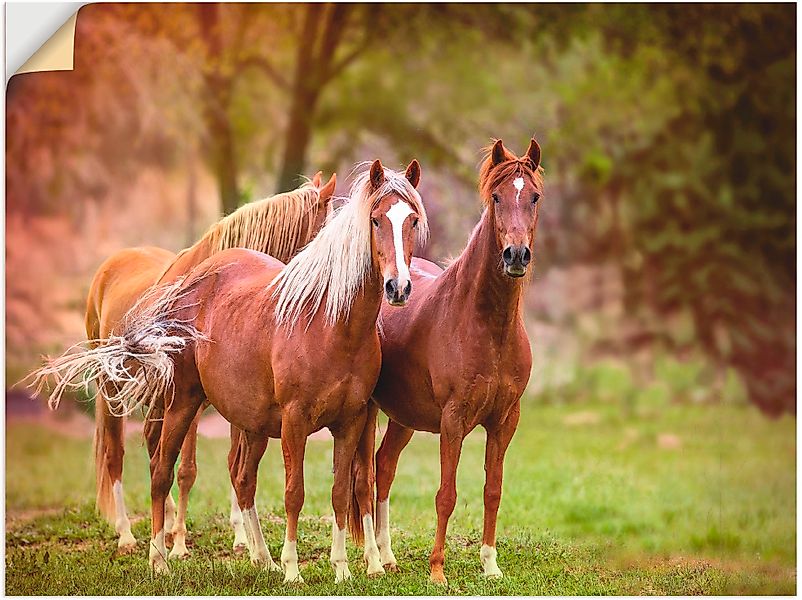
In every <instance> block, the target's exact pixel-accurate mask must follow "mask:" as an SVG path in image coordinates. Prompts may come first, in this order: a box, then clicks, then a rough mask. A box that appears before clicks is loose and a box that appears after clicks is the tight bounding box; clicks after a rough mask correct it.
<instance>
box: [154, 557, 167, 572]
mask: <svg viewBox="0 0 802 600" xmlns="http://www.w3.org/2000/svg"><path fill="white" fill-rule="evenodd" d="M150 568H151V569H152V570H153V574H154V575H166V574H167V573H169V572H170V567H168V566H167V561H166V560H164V559H163V558H161V557H159V558H158V559H157V560H154V561H152V562H151V563H150Z"/></svg>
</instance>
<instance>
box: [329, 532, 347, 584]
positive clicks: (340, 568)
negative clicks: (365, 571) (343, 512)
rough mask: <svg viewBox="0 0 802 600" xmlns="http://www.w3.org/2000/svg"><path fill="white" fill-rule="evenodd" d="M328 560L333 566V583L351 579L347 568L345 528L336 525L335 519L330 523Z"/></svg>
mask: <svg viewBox="0 0 802 600" xmlns="http://www.w3.org/2000/svg"><path fill="white" fill-rule="evenodd" d="M329 560H330V561H331V566H332V567H334V583H340V582H342V581H345V580H346V579H351V570H350V569H349V568H348V554H347V553H346V552H345V529H340V528H338V527H337V521H336V520H335V521H334V523H332V525H331V554H330V558H329Z"/></svg>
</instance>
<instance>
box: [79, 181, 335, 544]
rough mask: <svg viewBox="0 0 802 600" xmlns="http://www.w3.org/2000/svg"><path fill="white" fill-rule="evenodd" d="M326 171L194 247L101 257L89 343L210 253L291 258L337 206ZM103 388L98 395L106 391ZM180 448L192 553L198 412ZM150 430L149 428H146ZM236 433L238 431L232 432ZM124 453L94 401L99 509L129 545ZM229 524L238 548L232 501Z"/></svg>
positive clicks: (246, 209)
mask: <svg viewBox="0 0 802 600" xmlns="http://www.w3.org/2000/svg"><path fill="white" fill-rule="evenodd" d="M321 175H322V173H321V172H318V173H316V174H315V176H314V177H313V178H312V179H311V180H310V181H308V182H307V183H305V184H303V185H302V186H301V187H299V188H298V189H296V190H293V191H291V192H288V193H283V194H278V195H276V196H272V197H269V198H265V199H262V200H259V201H256V202H252V203H250V204H246V205H244V206H242V207H240V208H239V209H237V210H236V211H235V212H233V213H232V214H230V215H228V216H226V217H224V218H223V219H221V220H220V221H218V222H217V223H215V224H213V225H212V226H211V227H210V228H209V229H208V230H207V231H206V233H205V234H204V235H203V236H202V237H201V238H200V239H199V240H198V241H197V242H196V243H195V244H193V245H192V246H190V247H189V248H186V249H184V250H182V251H181V252H180V253H178V254H177V255H176V254H174V253H172V252H169V251H168V250H164V249H162V248H156V247H138V248H126V249H124V250H120V251H119V252H117V253H115V254H114V255H112V256H111V257H109V258H108V259H107V260H106V261H104V262H103V264H101V266H100V267H99V268H98V270H97V272H96V273H95V275H94V277H93V279H92V283H91V285H90V290H89V295H88V298H87V303H86V318H85V324H86V335H87V339H88V340H89V345H90V347H94V346H97V345H98V344H100V343H101V340H102V339H106V338H108V337H109V336H111V335H112V334H113V333H114V332H115V330H116V329H117V328H119V326H120V323H121V321H122V319H123V316H124V315H125V314H126V313H127V312H128V311H129V310H130V309H131V307H132V306H133V305H134V304H135V303H136V302H137V301H138V300H139V299H140V298H142V297H143V295H144V294H145V292H146V291H147V290H149V289H151V288H153V287H154V286H157V285H159V284H165V283H169V282H172V281H175V279H176V278H177V277H179V276H182V275H186V274H187V273H188V272H189V271H190V270H191V269H192V268H193V267H194V266H196V265H197V264H199V263H201V262H202V261H203V260H205V259H206V258H208V257H209V256H211V255H213V254H215V253H217V252H220V251H222V250H225V249H227V248H235V247H243V248H251V249H254V250H259V251H261V252H265V253H267V254H270V255H272V256H274V257H276V258H277V259H279V260H281V261H283V262H287V261H288V260H290V259H291V258H292V257H293V256H294V255H295V254H296V253H297V252H298V250H300V249H301V248H302V247H304V246H305V245H306V244H307V243H308V242H309V241H310V240H311V239H312V238H313V237H314V236H315V235H316V234H317V232H318V231H320V229H321V228H322V226H323V224H324V223H325V221H326V218H327V217H328V216H329V215H330V213H331V202H330V201H331V198H332V195H333V193H334V188H335V186H336V183H337V176H336V174H332V176H331V178H330V179H329V181H328V182H327V183H326V184H325V185H321ZM102 393H103V392H102V390H98V394H101V395H102ZM201 412H202V411H199V412H198V419H196V420H195V422H194V423H193V426H192V432H191V435H188V436H187V443H186V445H185V447H184V448H182V452H181V465H180V468H179V471H178V487H179V501H178V512H177V515H175V518H173V513H174V512H175V504H174V502H173V499H172V496H171V495H168V497H167V502H168V507H169V512H168V522H169V524H170V527H169V528H168V529H171V533H172V535H173V538H174V539H173V548H172V551H171V555H172V556H176V557H182V556H187V555H188V551H187V548H186V542H185V539H186V511H187V502H188V498H189V490H190V489H191V487H192V485H193V484H194V482H195V477H196V474H197V465H196V462H195V442H196V431H197V425H198V420H199V419H200V414H201ZM146 435H147V427H146ZM232 435H233V434H232ZM124 453H125V434H124V420H123V418H122V417H119V416H115V415H113V414H111V413H110V412H109V410H108V407H107V405H106V403H105V402H102V401H100V402H97V403H96V405H95V435H94V456H95V470H96V477H95V482H96V488H97V496H96V505H97V508H98V511H99V512H100V513H101V514H102V515H103V516H104V517H106V518H107V519H108V520H109V521H110V522H111V523H113V524H114V526H115V530H116V532H117V535H118V536H119V537H118V541H117V545H118V549H119V550H120V551H121V552H127V551H129V550H131V549H132V548H134V547H135V546H136V539H135V538H134V536H133V534H132V533H131V523H130V521H129V519H128V515H127V512H126V508H125V501H124V498H123V487H122V469H123V455H124ZM230 521H231V525H232V527H233V528H234V531H235V539H234V548H235V549H237V548H238V547H239V546H243V545H244V544H245V538H244V530H243V528H242V516H241V515H240V514H239V511H238V509H237V508H236V505H235V504H234V503H232V509H231V519H230Z"/></svg>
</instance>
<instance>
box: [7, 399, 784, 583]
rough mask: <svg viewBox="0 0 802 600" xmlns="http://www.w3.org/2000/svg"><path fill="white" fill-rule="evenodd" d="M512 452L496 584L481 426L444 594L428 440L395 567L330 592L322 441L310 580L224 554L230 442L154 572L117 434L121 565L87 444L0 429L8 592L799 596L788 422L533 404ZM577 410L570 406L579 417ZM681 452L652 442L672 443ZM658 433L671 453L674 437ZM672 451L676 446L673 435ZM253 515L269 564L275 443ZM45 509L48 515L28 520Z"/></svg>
mask: <svg viewBox="0 0 802 600" xmlns="http://www.w3.org/2000/svg"><path fill="white" fill-rule="evenodd" d="M523 413H524V416H523V418H522V421H521V424H520V427H519V429H518V432H517V434H516V437H515V438H514V440H513V443H512V445H511V447H510V450H509V453H508V455H507V462H506V469H505V481H504V498H503V500H502V506H501V511H500V514H499V536H498V537H499V541H498V551H499V566H500V567H501V569H502V570H503V571H504V573H505V577H504V579H502V580H500V581H487V580H485V579H484V578H483V577H482V576H481V569H480V566H479V559H478V555H479V546H480V539H481V523H482V486H483V481H484V480H483V476H484V472H483V450H484V445H483V441H484V440H483V437H484V436H483V434H482V433H481V431H476V432H474V433H473V434H471V436H470V437H469V438H468V439H467V440H466V443H465V449H464V452H463V456H462V461H461V464H460V469H459V481H458V492H459V497H458V501H457V508H456V510H455V512H454V515H453V517H452V519H451V522H450V526H449V537H448V549H447V555H446V576H447V577H448V580H449V585H448V587H447V588H442V587H439V586H435V585H432V584H430V583H429V582H428V555H429V551H430V549H431V543H432V541H433V531H434V518H435V511H434V494H435V492H436V489H437V485H438V477H439V475H438V473H439V462H438V459H437V456H438V452H437V438H436V437H434V436H431V435H426V434H417V435H416V437H415V438H413V442H412V444H411V445H410V447H409V448H408V449H407V450H406V451H405V453H404V454H403V455H402V458H401V463H400V465H399V472H398V476H397V478H396V483H395V486H394V488H393V502H392V513H393V526H394V531H393V534H394V538H393V547H394V550H395V553H396V556H397V557H398V559H399V564H400V566H401V567H402V572H401V573H399V574H388V575H387V576H385V577H383V578H377V579H372V578H371V579H369V578H367V577H366V576H365V568H364V564H363V562H362V560H361V558H360V557H361V550H360V549H358V548H356V547H354V546H353V545H351V544H350V542H349V548H348V552H349V557H350V560H351V570H352V572H353V573H354V578H353V579H352V580H351V581H350V582H347V583H345V584H342V585H339V586H335V585H334V583H333V581H334V575H333V571H332V569H331V567H330V566H329V564H328V552H329V546H330V541H331V525H330V520H329V518H328V515H330V514H331V507H330V504H329V494H330V485H331V453H332V448H331V443H330V442H320V441H316V442H310V443H309V447H308V450H307V463H306V464H307V466H306V504H305V506H304V511H303V513H302V522H301V526H300V532H299V536H300V539H299V544H298V552H299V556H300V559H301V573H302V575H303V576H304V578H305V580H306V582H307V584H306V585H304V586H293V585H284V584H282V581H281V577H280V576H278V575H275V574H270V573H266V572H260V571H257V570H255V569H254V568H252V567H251V565H250V563H249V562H248V560H247V558H245V557H238V556H233V555H232V553H231V551H230V549H229V548H230V543H231V534H230V532H229V527H228V518H227V509H228V489H229V487H228V479H227V477H228V476H227V473H226V470H225V459H226V452H227V443H226V442H225V441H223V440H213V441H212V440H206V439H201V441H200V444H199V465H200V467H199V475H198V481H197V483H196V487H195V489H194V491H193V495H192V499H191V503H190V518H189V527H190V538H189V545H190V550H191V551H192V557H191V558H190V559H189V560H187V561H183V562H178V563H171V566H172V572H171V573H170V575H168V576H165V577H156V578H154V577H152V576H151V575H150V573H149V571H148V565H147V550H146V548H147V546H146V540H147V539H148V534H149V518H147V517H145V515H147V514H149V500H148V470H147V461H146V453H145V450H144V448H143V447H141V445H140V443H139V440H138V439H135V438H129V444H128V453H127V454H126V471H125V485H126V496H127V498H126V500H127V502H128V507H129V511H130V512H131V513H132V514H133V515H136V516H139V517H140V518H139V519H138V520H136V521H135V525H134V535H136V536H137V539H138V540H140V547H139V549H138V552H137V553H136V554H134V555H130V556H116V554H115V546H116V544H115V537H114V534H113V531H112V528H111V527H110V526H108V525H107V524H105V523H104V522H102V521H101V520H100V519H99V518H98V517H97V516H95V514H94V513H93V505H92V502H93V496H94V493H93V480H92V478H93V472H92V469H91V465H90V442H89V441H83V440H71V439H66V438H61V437H59V436H56V435H54V434H53V433H51V432H48V431H45V430H43V429H39V428H36V427H31V426H12V427H10V428H9V429H8V431H7V435H6V439H7V441H6V444H7V447H6V503H7V504H6V505H7V513H8V516H7V519H8V520H7V533H6V592H7V593H8V594H65V595H72V594H138V595H149V594H204V595H205V594H209V595H214V594H305V595H319V594H322V595H327V594H358V595H405V594H427V595H438V594H444V593H446V594H468V595H497V594H498V595H500V594H515V595H541V594H549V595H551V594H559V595H574V594H736V593H751V594H793V593H795V591H796V571H795V564H796V514H795V506H796V491H795V490H796V478H795V460H796V458H795V457H796V441H795V426H796V422H795V420H793V419H791V418H789V417H786V418H783V419H781V420H768V419H766V418H764V417H762V416H761V415H760V414H758V413H757V412H756V411H755V410H754V409H751V408H749V407H737V406H671V407H664V408H661V409H657V408H652V409H649V410H641V411H634V413H633V412H632V411H628V416H624V413H623V412H622V410H621V408H619V407H616V406H613V405H609V404H595V405H580V406H572V407H570V406H569V407H555V406H542V405H538V404H536V403H535V402H530V403H528V404H527V405H526V406H525V407H524V410H523ZM577 413H581V414H580V415H579V417H577ZM668 434H670V435H673V436H676V438H678V440H679V446H678V447H673V448H665V447H663V446H664V445H666V444H663V446H661V444H660V443H659V440H660V439H665V437H666V435H668ZM670 441H671V440H669V444H668V445H671V444H670ZM674 442H675V444H674V445H676V439H675V440H674ZM257 506H258V508H259V510H260V514H261V515H262V526H263V529H264V531H265V537H266V540H267V543H268V546H269V548H270V551H271V553H272V555H273V556H274V557H278V555H279V554H280V551H281V541H282V539H283V533H284V530H283V516H284V508H283V467H282V464H281V455H280V448H279V444H278V443H274V442H271V444H270V445H269V447H268V452H267V455H266V456H265V459H264V460H263V462H262V468H261V472H260V476H259V491H258V495H257ZM38 509H47V510H38Z"/></svg>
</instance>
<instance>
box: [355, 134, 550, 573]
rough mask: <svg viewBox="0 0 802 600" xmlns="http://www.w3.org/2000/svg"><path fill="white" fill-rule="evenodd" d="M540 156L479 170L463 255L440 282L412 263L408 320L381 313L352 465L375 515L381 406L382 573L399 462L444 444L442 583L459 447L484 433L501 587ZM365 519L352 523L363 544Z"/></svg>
mask: <svg viewBox="0 0 802 600" xmlns="http://www.w3.org/2000/svg"><path fill="white" fill-rule="evenodd" d="M539 165H540V147H539V146H538V144H537V142H536V141H535V140H534V139H532V141H531V143H530V145H529V149H528V150H527V152H526V154H525V155H524V156H522V157H520V158H519V157H517V156H515V155H514V154H512V153H511V152H509V151H508V150H507V149H505V148H504V145H503V143H502V142H501V140H498V141H497V142H495V144H493V145H492V146H491V147H490V148H488V152H487V155H486V157H485V159H484V161H483V163H482V166H481V173H480V177H479V192H480V194H481V199H482V203H483V205H484V212H483V214H482V218H481V220H480V221H479V224H478V225H477V226H476V228H475V229H474V231H473V234H472V235H471V238H470V241H469V242H468V246H467V247H466V248H465V250H464V251H463V252H462V254H461V255H460V256H459V257H458V258H457V259H456V260H455V261H454V262H453V263H452V264H451V265H450V266H449V267H448V268H447V269H446V270H445V271H444V270H442V269H441V268H439V267H438V266H437V265H435V264H433V263H431V262H429V261H426V260H423V259H420V258H413V259H412V268H411V273H412V281H413V284H414V286H415V294H414V296H413V297H412V299H411V300H410V302H409V305H408V306H407V307H406V308H405V309H404V310H403V311H401V310H395V309H393V308H392V307H382V311H381V320H382V330H383V336H382V368H381V375H380V376H379V380H378V382H377V384H376V389H375V391H374V393H373V399H374V401H375V404H372V405H371V408H370V410H369V414H368V419H367V424H366V426H365V430H364V432H363V435H362V439H361V440H360V444H359V453H358V457H357V459H355V465H354V493H355V500H356V502H354V503H352V515H353V511H354V510H356V509H357V508H358V510H359V512H360V514H366V513H367V514H370V513H371V512H373V506H372V501H373V499H374V498H373V485H374V462H373V448H374V438H375V422H376V413H377V410H378V407H380V408H381V410H383V411H384V412H385V413H386V414H387V415H388V416H389V417H390V421H389V425H388V428H387V432H386V433H385V435H384V439H383V440H382V443H381V447H380V448H379V451H378V452H377V453H376V457H375V485H376V487H377V488H378V489H377V494H376V500H377V506H376V510H375V512H376V533H375V536H376V539H377V543H378V546H379V553H380V557H381V563H382V564H383V565H385V566H387V567H388V568H390V569H395V568H396V559H395V556H394V555H393V551H392V548H391V545H390V521H389V519H390V500H389V498H390V486H391V485H392V482H393V478H394V476H395V471H396V465H397V464H398V458H399V455H400V453H401V451H402V450H403V449H404V447H405V446H406V445H407V444H408V443H409V441H410V439H411V437H412V434H413V433H414V432H415V431H416V430H417V431H430V432H433V433H439V434H440V469H441V471H440V489H439V490H438V492H437V498H436V507H437V531H436V536H435V542H434V549H433V550H432V553H431V556H430V559H429V562H430V566H431V576H430V577H431V580H432V581H434V582H438V583H445V581H446V579H445V575H444V573H443V564H444V560H445V537H446V527H447V525H448V519H449V517H450V516H451V513H452V511H453V510H454V506H455V504H456V498H457V496H456V475H457V463H458V461H459V457H460V451H461V448H462V441H463V439H464V438H465V436H466V435H467V434H468V433H469V432H470V431H471V430H473V429H474V428H475V427H476V426H477V425H482V426H483V427H484V428H485V430H486V431H487V447H486V454H485V470H486V480H485V489H484V504H485V516H484V533H483V535H482V548H481V551H480V555H479V556H480V560H481V564H482V567H483V569H484V573H485V575H487V576H489V577H501V575H502V573H501V570H500V569H499V568H498V565H497V563H496V548H495V546H496V516H497V513H498V508H499V502H500V499H501V479H502V469H503V464H504V454H505V452H506V450H507V446H508V445H509V443H510V440H511V439H512V436H513V434H514V433H515V429H516V427H517V425H518V418H519V414H520V399H521V396H522V395H523V392H524V388H525V387H526V384H527V382H528V380H529V374H530V370H531V366H532V356H531V350H530V345H529V339H528V337H527V334H526V330H525V329H524V323H523V318H522V316H521V304H522V294H523V289H524V285H523V282H524V281H525V276H526V274H527V268H528V265H529V263H530V261H531V258H532V250H531V249H532V246H533V244H534V241H535V228H536V225H537V218H538V206H539V202H538V200H539V199H540V196H541V194H542V192H543V180H542V172H541V169H540V166H539ZM361 523H362V521H361V519H358V518H356V519H355V518H349V528H350V529H351V531H352V534H353V535H354V537H355V538H356V539H359V538H360V537H361V536H362V532H361V527H360V526H361Z"/></svg>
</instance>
